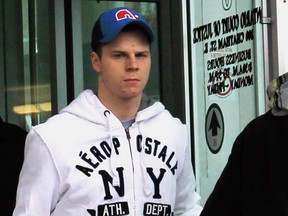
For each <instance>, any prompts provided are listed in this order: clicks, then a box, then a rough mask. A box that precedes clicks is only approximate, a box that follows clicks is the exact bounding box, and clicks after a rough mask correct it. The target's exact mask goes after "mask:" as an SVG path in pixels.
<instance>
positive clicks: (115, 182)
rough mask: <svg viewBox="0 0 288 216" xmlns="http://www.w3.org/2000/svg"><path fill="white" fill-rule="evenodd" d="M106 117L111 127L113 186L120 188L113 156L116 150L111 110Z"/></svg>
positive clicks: (106, 112)
mask: <svg viewBox="0 0 288 216" xmlns="http://www.w3.org/2000/svg"><path fill="white" fill-rule="evenodd" d="M104 116H106V117H107V120H108V127H109V139H110V148H111V158H110V166H111V171H112V175H113V182H112V184H113V186H114V187H115V186H120V181H119V177H118V175H117V173H116V168H117V166H116V160H115V158H114V156H113V154H114V151H115V150H114V148H113V135H112V134H113V129H112V122H111V121H112V119H111V112H110V111H109V110H105V111H104Z"/></svg>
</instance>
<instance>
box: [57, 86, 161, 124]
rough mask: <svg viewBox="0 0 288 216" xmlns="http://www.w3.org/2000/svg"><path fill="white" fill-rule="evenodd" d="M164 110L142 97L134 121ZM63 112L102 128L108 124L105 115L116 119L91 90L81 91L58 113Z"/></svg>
mask: <svg viewBox="0 0 288 216" xmlns="http://www.w3.org/2000/svg"><path fill="white" fill-rule="evenodd" d="M164 108H165V107H164V106H163V104H162V103H160V102H156V101H154V100H153V99H152V98H150V97H148V96H147V95H143V97H142V100H141V104H140V108H139V112H138V113H137V116H136V119H135V121H141V120H145V119H149V118H152V117H154V116H156V115H158V114H159V113H161V112H162V111H163V110H164ZM65 112H66V113H70V114H72V115H75V116H77V117H80V118H82V119H85V120H87V121H90V122H93V123H96V124H100V125H103V126H105V125H107V123H108V122H107V121H108V120H107V113H109V114H110V116H113V118H114V120H115V118H116V116H114V115H113V113H112V112H111V111H109V110H108V109H107V108H106V107H105V106H104V105H103V104H102V103H101V101H100V100H99V98H98V97H97V96H96V95H95V94H94V92H93V91H92V90H85V91H83V92H82V93H81V94H80V95H79V96H78V97H77V98H76V99H75V100H74V101H72V102H71V103H70V104H69V105H68V106H67V107H65V108H64V109H62V110H61V111H60V113H65ZM119 123H120V121H119Z"/></svg>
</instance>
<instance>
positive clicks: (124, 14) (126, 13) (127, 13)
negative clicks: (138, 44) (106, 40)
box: [115, 9, 139, 21]
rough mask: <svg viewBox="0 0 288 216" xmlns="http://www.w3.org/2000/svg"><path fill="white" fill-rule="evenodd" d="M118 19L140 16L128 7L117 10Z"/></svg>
mask: <svg viewBox="0 0 288 216" xmlns="http://www.w3.org/2000/svg"><path fill="white" fill-rule="evenodd" d="M115 16H116V19H117V21H119V20H122V19H139V17H138V16H137V15H136V14H133V13H132V12H131V11H129V10H127V9H122V10H119V11H117V13H116V14H115Z"/></svg>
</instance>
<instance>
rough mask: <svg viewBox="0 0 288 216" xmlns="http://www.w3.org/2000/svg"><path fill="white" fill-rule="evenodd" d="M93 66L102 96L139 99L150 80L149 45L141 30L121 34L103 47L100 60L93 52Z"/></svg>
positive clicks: (99, 93) (99, 92)
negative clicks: (97, 75)
mask: <svg viewBox="0 0 288 216" xmlns="http://www.w3.org/2000/svg"><path fill="white" fill-rule="evenodd" d="M92 66H93V68H94V70H95V71H97V72H98V74H99V86H98V95H99V96H104V97H106V98H107V97H108V98H111V99H113V98H115V99H116V98H118V99H120V98H121V99H129V98H133V97H138V98H139V97H141V96H142V92H143V89H144V87H145V85H146V83H147V81H148V78H149V73H150V68H151V56H150V44H149V42H148V40H147V38H146V36H145V35H144V34H143V33H142V32H141V31H127V32H121V33H120V34H119V35H118V37H117V38H116V39H115V40H114V41H112V42H111V43H108V44H106V45H104V46H103V47H102V55H101V58H99V56H97V54H96V53H94V52H93V53H92Z"/></svg>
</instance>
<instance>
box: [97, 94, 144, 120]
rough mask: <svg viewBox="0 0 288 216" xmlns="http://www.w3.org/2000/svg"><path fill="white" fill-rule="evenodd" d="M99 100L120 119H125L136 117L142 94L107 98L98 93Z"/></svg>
mask: <svg viewBox="0 0 288 216" xmlns="http://www.w3.org/2000/svg"><path fill="white" fill-rule="evenodd" d="M98 98H99V100H100V101H101V102H102V103H103V105H104V106H105V107H107V108H108V109H109V110H110V111H111V112H112V113H113V114H114V115H115V116H116V117H117V118H118V119H119V120H121V121H125V120H130V119H133V118H135V116H136V114H137V111H138V110H139V107H140V103H141V98H142V95H140V96H139V97H134V98H109V99H108V98H107V97H101V94H100V95H98Z"/></svg>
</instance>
